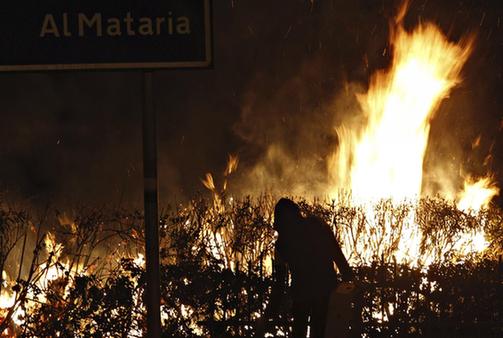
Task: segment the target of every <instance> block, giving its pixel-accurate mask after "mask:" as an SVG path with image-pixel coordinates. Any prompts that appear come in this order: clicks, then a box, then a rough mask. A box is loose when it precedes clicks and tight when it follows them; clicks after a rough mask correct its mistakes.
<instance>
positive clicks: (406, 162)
mask: <svg viewBox="0 0 503 338" xmlns="http://www.w3.org/2000/svg"><path fill="white" fill-rule="evenodd" d="M406 10H407V5H404V6H402V8H401V10H400V11H399V14H398V15H397V18H396V20H395V21H393V22H392V23H391V27H390V28H391V29H390V31H391V36H390V42H391V46H392V49H393V53H392V60H391V66H390V68H389V69H387V70H383V71H379V72H377V73H376V74H374V76H372V78H371V80H370V85H369V89H368V91H367V92H366V93H365V94H362V95H359V96H358V102H359V104H360V107H361V110H362V112H363V114H364V117H365V119H366V122H365V123H364V125H363V126H351V127H346V126H341V127H338V128H337V134H338V137H339V145H338V149H337V151H336V152H335V154H334V155H333V156H332V158H330V159H329V170H330V173H331V174H332V187H333V188H332V189H331V191H330V195H331V197H332V198H335V199H337V198H338V196H339V194H340V191H341V190H344V191H350V192H351V198H350V202H351V203H352V204H353V205H367V206H366V207H365V208H366V214H367V216H368V218H369V219H372V218H373V213H374V210H373V208H372V207H371V206H369V205H371V204H374V203H375V202H376V201H378V200H380V199H390V200H391V201H392V202H393V203H394V204H398V203H401V202H404V201H417V200H418V199H419V198H420V197H422V185H423V162H424V158H425V152H426V148H427V145H428V138H429V134H430V121H431V119H432V118H433V116H434V115H435V113H436V111H437V110H438V108H439V105H440V104H441V102H442V100H443V99H444V98H446V97H448V96H449V93H450V92H451V90H452V89H453V88H454V87H455V86H456V85H457V84H458V83H460V81H461V77H460V72H461V69H462V67H463V65H464V64H465V62H466V60H467V59H468V57H469V55H470V53H471V51H472V48H473V38H471V37H469V38H465V39H463V40H462V41H460V42H458V43H455V42H450V41H449V40H448V39H447V38H446V36H444V35H443V33H442V32H441V31H440V30H439V28H438V27H437V26H435V25H434V24H432V23H422V24H420V25H418V26H417V27H416V28H415V29H414V30H413V31H411V32H408V31H406V30H405V28H404V27H403V20H404V16H405V13H406ZM449 174H451V176H452V173H443V175H442V176H444V177H448V175H449ZM445 183H446V185H447V183H450V182H445ZM447 191H449V189H448V187H447V186H446V187H441V189H440V191H439V193H440V194H442V193H444V192H447ZM498 192H499V190H498V188H497V187H496V185H495V184H494V183H493V182H492V177H491V176H490V175H488V176H487V177H483V178H481V179H480V180H472V179H469V178H468V179H466V180H465V182H464V188H463V190H462V191H460V192H459V193H457V194H455V196H456V195H457V196H456V197H457V199H458V200H457V206H458V208H459V209H460V210H463V211H470V212H471V211H474V212H477V211H479V210H480V209H481V208H484V207H487V206H488V204H489V203H490V201H491V199H492V198H493V197H494V196H495V195H497V194H498ZM442 197H444V198H449V197H451V196H448V194H444V196H442ZM369 226H370V227H372V226H373V224H369ZM391 227H392V224H391V222H388V224H387V230H388V231H389V232H391V230H392V229H391ZM420 236H421V233H420V231H419V230H418V229H417V226H416V225H415V224H414V215H413V212H411V214H410V215H409V220H408V226H407V227H406V228H405V229H404V233H402V238H401V240H400V244H399V246H398V251H397V253H396V255H397V256H398V257H397V258H398V259H399V260H407V261H408V262H416V263H417V260H416V258H417V257H418V256H419V255H418V250H419V243H420ZM465 237H466V238H464V239H463V240H464V241H470V239H472V238H473V239H475V238H479V239H480V238H481V237H482V238H483V237H484V236H483V233H482V234H481V233H480V232H479V233H476V234H467V235H466V236H465ZM362 245H363V243H362ZM462 247H463V248H466V245H463V246H462ZM362 248H363V246H362ZM362 248H360V249H362ZM357 249H358V248H357ZM483 249H484V245H477V246H476V250H479V251H481V250H483ZM362 250H363V249H362ZM422 263H427V261H426V262H424V261H423V262H422Z"/></svg>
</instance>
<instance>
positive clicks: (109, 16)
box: [0, 0, 212, 71]
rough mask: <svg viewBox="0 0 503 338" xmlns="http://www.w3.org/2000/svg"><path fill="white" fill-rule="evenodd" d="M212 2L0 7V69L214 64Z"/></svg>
mask: <svg viewBox="0 0 503 338" xmlns="http://www.w3.org/2000/svg"><path fill="white" fill-rule="evenodd" d="M210 14H211V1H210V0H148V1H145V0H77V1H72V0H44V1H40V0H30V1H24V0H20V1H19V2H17V1H9V2H7V3H5V4H3V5H2V6H1V7H0V32H1V34H0V50H1V51H2V52H1V53H0V71H45V70H77V69H131V68H133V69H134V68H136V69H158V68H186V67H209V66H211V63H212V49H211V15H210Z"/></svg>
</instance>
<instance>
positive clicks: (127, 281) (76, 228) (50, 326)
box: [0, 196, 503, 337]
mask: <svg viewBox="0 0 503 338" xmlns="http://www.w3.org/2000/svg"><path fill="white" fill-rule="evenodd" d="M216 201H217V200H212V201H208V200H204V199H197V200H194V201H192V202H191V203H190V204H189V205H188V206H186V207H183V208H182V207H180V208H178V209H176V210H171V211H169V212H167V213H166V214H165V215H164V216H163V217H162V220H161V226H160V230H161V260H162V269H161V270H162V298H163V305H162V320H163V330H164V332H165V334H166V335H167V336H172V337H202V336H207V335H208V334H211V336H218V337H225V336H230V337H249V336H250V335H251V334H252V332H253V326H252V324H253V321H254V320H255V319H256V318H257V317H258V316H260V315H261V313H262V311H263V307H264V304H265V303H266V302H267V300H268V296H269V292H270V287H271V285H272V283H273V280H274V272H273V248H274V239H275V234H274V231H273V230H272V226H271V224H272V210H273V206H274V201H275V200H274V199H273V198H271V197H270V196H263V197H261V198H259V199H251V198H247V199H243V200H239V201H236V200H232V199H226V198H225V196H221V198H220V199H219V200H218V202H216ZM215 203H217V204H215ZM300 205H301V207H302V210H303V211H304V212H305V213H306V214H314V215H317V216H319V217H321V218H323V219H324V220H325V221H327V222H328V223H329V224H331V225H332V226H333V229H334V231H335V233H336V234H337V237H338V238H339V239H340V240H341V241H342V242H343V244H344V250H345V252H346V254H347V255H348V256H349V257H351V261H352V262H353V265H354V266H356V271H357V276H358V279H359V280H360V281H361V282H362V291H363V292H362V298H361V307H362V314H363V332H365V334H366V336H368V337H392V336H400V335H408V336H421V335H422V336H431V335H433V333H435V332H436V333H437V334H438V332H443V334H444V335H443V336H449V335H451V336H454V335H455V336H459V335H460V334H469V333H470V332H475V330H476V331H477V332H479V333H480V332H482V333H484V336H491V335H493V336H499V335H500V334H501V326H500V325H499V324H498V323H501V320H502V318H501V315H502V314H501V308H502V305H503V299H502V295H503V292H502V291H503V290H501V288H502V283H501V281H502V277H503V276H502V273H503V271H501V267H502V265H501V262H500V263H498V261H497V257H498V256H499V255H501V254H502V253H503V231H502V229H503V213H502V212H501V210H500V209H498V208H495V207H494V208H490V209H485V210H482V211H480V212H478V213H471V214H470V213H467V212H463V211H460V210H458V209H457V208H456V206H455V205H453V204H452V203H449V202H446V201H444V200H439V199H422V200H421V201H420V202H419V203H418V204H413V203H402V204H400V205H398V206H395V205H394V204H392V203H391V202H390V201H381V202H379V203H377V204H376V205H374V206H373V210H374V214H373V215H374V216H373V217H369V214H368V212H367V209H368V208H365V207H350V206H347V205H344V204H341V203H323V202H320V201H317V202H314V203H308V202H306V201H301V202H300ZM411 211H414V213H413V215H414V217H413V218H412V219H411V217H410V215H411ZM56 216H59V217H48V216H47V215H45V216H44V217H42V218H40V219H37V220H36V219H34V218H33V217H32V216H30V215H29V214H27V213H23V212H18V211H15V210H12V209H5V208H4V209H2V210H1V212H0V225H1V228H0V230H1V234H0V235H1V236H2V241H1V243H2V247H1V249H2V251H1V257H0V258H1V261H0V262H2V264H3V271H4V274H3V275H2V283H1V285H2V289H1V295H2V303H1V307H2V312H1V316H2V323H1V324H0V325H1V330H2V331H1V332H3V334H4V335H5V336H9V335H13V334H14V333H15V334H17V335H19V336H25V337H28V336H29V337H36V336H38V337H42V336H76V337H83V336H86V337H88V336H95V337H103V336H114V337H115V336H141V335H142V333H143V330H144V325H145V323H144V314H145V312H144V308H143V305H142V301H141V299H142V296H143V285H144V284H143V283H144V281H143V278H144V277H143V273H144V270H143V262H142V256H141V251H142V246H143V243H142V240H141V237H142V236H141V230H140V229H141V222H142V219H141V215H140V214H138V213H133V214H128V213H126V212H105V211H96V210H92V211H91V210H81V212H80V213H79V214H78V215H77V217H62V215H61V214H57V215H56ZM51 220H52V221H54V222H55V223H51V222H52V221H51ZM411 220H413V222H414V223H415V224H417V228H418V229H420V230H421V231H420V234H421V236H420V240H419V242H417V243H416V242H414V243H413V244H414V245H418V246H417V248H416V252H417V253H418V254H419V255H420V257H419V258H420V259H414V260H407V259H404V260H399V259H398V256H399V253H400V250H401V249H402V248H401V247H400V239H401V238H403V236H404V233H407V231H408V230H406V229H408V228H410V224H411V223H410V221H411ZM52 224H56V225H52ZM389 229H392V231H391V232H390V231H389ZM480 233H482V234H485V239H484V241H485V242H484V243H485V245H484V248H483V250H479V248H477V247H476V246H475V247H474V246H473V244H474V243H470V239H472V240H473V239H477V237H475V238H473V237H470V234H475V235H476V234H480ZM486 242H487V243H486ZM470 244H472V246H471V248H472V249H471V250H468V249H466V248H465V247H470ZM403 257H405V256H403ZM407 258H410V257H407ZM21 263H22V264H21ZM498 269H499V270H498ZM288 299H289V298H288V294H287V295H286V297H285V306H284V309H283V312H282V315H281V317H280V318H279V319H278V320H277V324H278V330H282V331H283V332H285V330H287V326H288V321H289V320H290V319H289V318H290V317H289V314H288V310H287V309H288ZM498 330H499V331H498ZM276 332H278V331H276ZM437 336H438V335H437Z"/></svg>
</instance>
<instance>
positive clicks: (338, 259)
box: [257, 198, 353, 338]
mask: <svg viewBox="0 0 503 338" xmlns="http://www.w3.org/2000/svg"><path fill="white" fill-rule="evenodd" d="M274 228H275V230H276V231H277V232H278V235H279V236H278V240H277V241H276V253H275V255H276V260H275V262H276V264H275V268H276V276H277V278H276V283H275V286H274V288H273V291H272V295H271V302H270V304H269V306H268V309H267V311H266V315H265V316H264V317H267V316H271V317H276V315H277V310H278V309H277V307H278V305H279V300H280V297H281V295H282V294H283V290H284V287H285V280H286V267H288V268H289V269H290V272H291V277H292V297H293V305H292V314H293V319H294V322H293V337H294V338H304V337H306V335H307V326H308V317H310V322H309V326H310V332H311V333H310V337H311V338H322V337H323V335H324V330H325V324H326V316H327V308H328V302H329V297H330V293H331V291H332V290H333V289H334V288H335V287H336V286H337V274H336V272H335V270H334V262H335V264H336V265H337V268H338V269H339V271H340V272H341V273H342V279H343V281H351V280H352V278H353V272H352V270H351V267H350V266H349V264H348V262H347V260H346V258H345V257H344V254H343V253H342V250H341V248H340V246H339V244H338V243H337V240H336V239H335V236H334V234H333V232H332V231H331V229H330V227H329V226H328V224H326V223H325V222H323V221H322V220H321V219H319V218H318V217H307V218H305V217H303V216H302V215H301V213H300V209H299V206H298V205H297V204H295V203H294V202H293V201H291V200H289V199H286V198H282V199H281V200H280V201H279V202H278V203H277V204H276V208H275V210H274ZM264 320H266V319H264ZM264 320H263V322H262V323H261V324H260V325H259V329H258V330H257V333H258V335H261V334H262V333H261V332H260V331H262V330H263V326H264V325H265V323H264ZM260 326H262V327H260Z"/></svg>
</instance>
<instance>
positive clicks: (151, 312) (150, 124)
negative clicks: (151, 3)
mask: <svg viewBox="0 0 503 338" xmlns="http://www.w3.org/2000/svg"><path fill="white" fill-rule="evenodd" d="M156 120H157V118H156V111H155V108H154V99H153V94H152V72H151V71H145V72H143V178H144V183H143V184H144V206H145V258H146V265H147V274H146V286H145V298H144V299H145V304H146V307H147V337H151V338H158V337H160V336H161V313H160V306H161V302H160V299H161V292H160V273H159V217H158V189H157V186H158V182H157V121H156Z"/></svg>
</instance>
